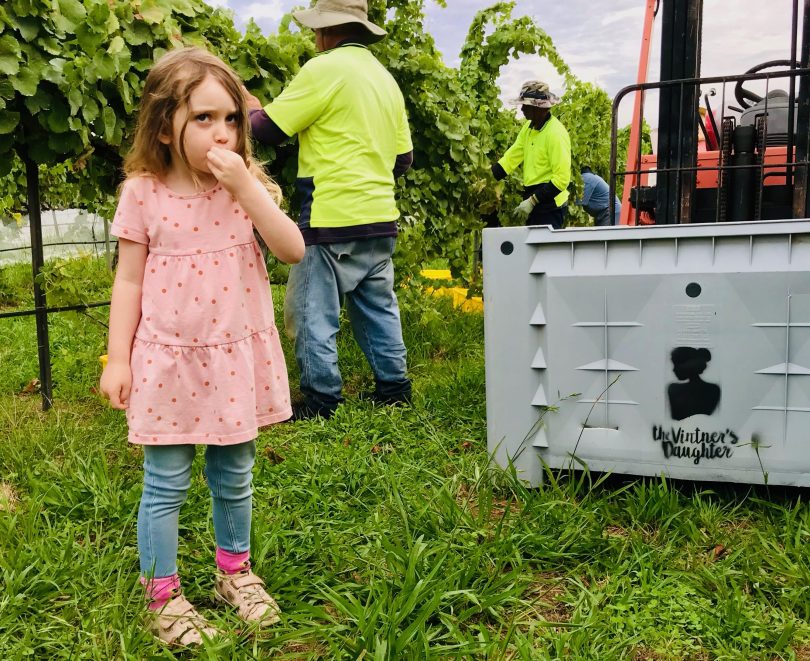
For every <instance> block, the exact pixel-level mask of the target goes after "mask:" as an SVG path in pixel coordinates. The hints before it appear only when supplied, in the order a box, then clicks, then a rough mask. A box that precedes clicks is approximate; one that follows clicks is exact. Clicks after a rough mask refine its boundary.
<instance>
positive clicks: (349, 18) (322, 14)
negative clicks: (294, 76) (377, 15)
mask: <svg viewBox="0 0 810 661" xmlns="http://www.w3.org/2000/svg"><path fill="white" fill-rule="evenodd" d="M293 18H294V19H295V20H296V21H298V22H299V23H300V24H301V25H303V26H304V27H307V28H310V29H312V30H316V29H319V28H330V27H333V26H335V25H346V24H347V23H358V24H360V25H362V26H363V27H364V28H365V29H366V30H368V32H369V41H370V42H375V41H379V40H380V39H382V38H383V37H384V36H385V35H386V34H387V33H386V31H385V30H383V29H382V28H381V27H380V26H379V25H375V24H374V23H372V22H371V21H369V20H368V2H367V0H318V2H316V3H315V6H314V7H313V8H312V9H301V10H299V11H295V12H293Z"/></svg>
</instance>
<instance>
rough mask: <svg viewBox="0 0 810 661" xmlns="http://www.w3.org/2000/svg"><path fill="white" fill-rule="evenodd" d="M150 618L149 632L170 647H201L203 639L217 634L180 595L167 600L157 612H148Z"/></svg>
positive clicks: (208, 638)
mask: <svg viewBox="0 0 810 661" xmlns="http://www.w3.org/2000/svg"><path fill="white" fill-rule="evenodd" d="M150 616H151V617H150V618H149V622H148V625H149V630H150V631H151V632H152V633H153V634H154V636H155V638H157V639H158V640H161V641H163V642H164V643H166V644H168V645H171V646H176V647H184V646H186V645H202V642H203V638H205V639H207V640H210V639H212V638H213V637H214V636H216V635H217V634H218V633H219V632H218V631H217V630H216V629H214V628H213V627H212V626H211V625H210V624H208V622H206V620H205V618H204V617H203V616H202V615H200V614H199V613H198V612H197V609H196V608H194V606H193V605H192V604H191V602H189V600H188V599H186V598H185V596H183V595H182V594H181V595H178V596H177V597H174V599H169V601H167V602H166V605H165V606H163V608H161V609H160V610H159V611H154V612H152V611H150Z"/></svg>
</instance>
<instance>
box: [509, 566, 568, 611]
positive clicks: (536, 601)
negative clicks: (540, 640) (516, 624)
mask: <svg viewBox="0 0 810 661" xmlns="http://www.w3.org/2000/svg"><path fill="white" fill-rule="evenodd" d="M565 593H566V587H565V575H563V574H557V573H555V572H543V573H541V574H538V575H537V578H536V579H535V580H534V581H533V582H532V583H531V584H529V586H528V587H527V588H526V591H525V592H524V593H523V598H524V599H525V600H526V601H527V602H529V603H528V605H527V607H526V609H525V610H524V611H523V612H522V613H521V614H520V615H521V617H520V619H522V620H544V621H546V622H568V621H570V620H571V606H570V605H569V604H566V603H565V602H564V601H563V597H564V595H565Z"/></svg>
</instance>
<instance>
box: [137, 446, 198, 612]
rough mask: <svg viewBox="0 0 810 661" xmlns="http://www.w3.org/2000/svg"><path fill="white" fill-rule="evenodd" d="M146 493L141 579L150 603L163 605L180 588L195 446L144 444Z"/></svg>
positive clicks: (140, 545) (142, 512)
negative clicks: (181, 541)
mask: <svg viewBox="0 0 810 661" xmlns="http://www.w3.org/2000/svg"><path fill="white" fill-rule="evenodd" d="M143 453H144V460H143V469H144V477H143V495H142V496H141V505H140V508H139V510H138V552H139V554H140V562H141V581H142V582H143V583H144V585H145V586H146V592H147V598H148V599H149V600H150V602H151V603H150V605H151V606H152V607H154V608H160V607H161V606H162V605H163V604H164V603H165V602H166V600H168V599H170V598H171V597H172V596H174V595H175V594H176V593H177V591H178V590H179V587H180V581H179V579H178V578H177V536H178V518H179V517H178V515H179V512H180V507H181V506H182V504H183V502H184V501H185V499H186V493H187V492H188V488H189V486H190V483H191V481H190V476H191V464H192V461H193V460H194V446H193V445H162V446H148V445H147V446H144V448H143Z"/></svg>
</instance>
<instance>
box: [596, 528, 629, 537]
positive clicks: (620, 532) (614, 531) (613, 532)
mask: <svg viewBox="0 0 810 661" xmlns="http://www.w3.org/2000/svg"><path fill="white" fill-rule="evenodd" d="M602 534H603V535H604V536H605V537H628V536H629V534H628V532H627V531H626V530H625V529H624V528H622V527H621V526H608V527H607V528H605V529H604V530H603V531H602Z"/></svg>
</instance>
